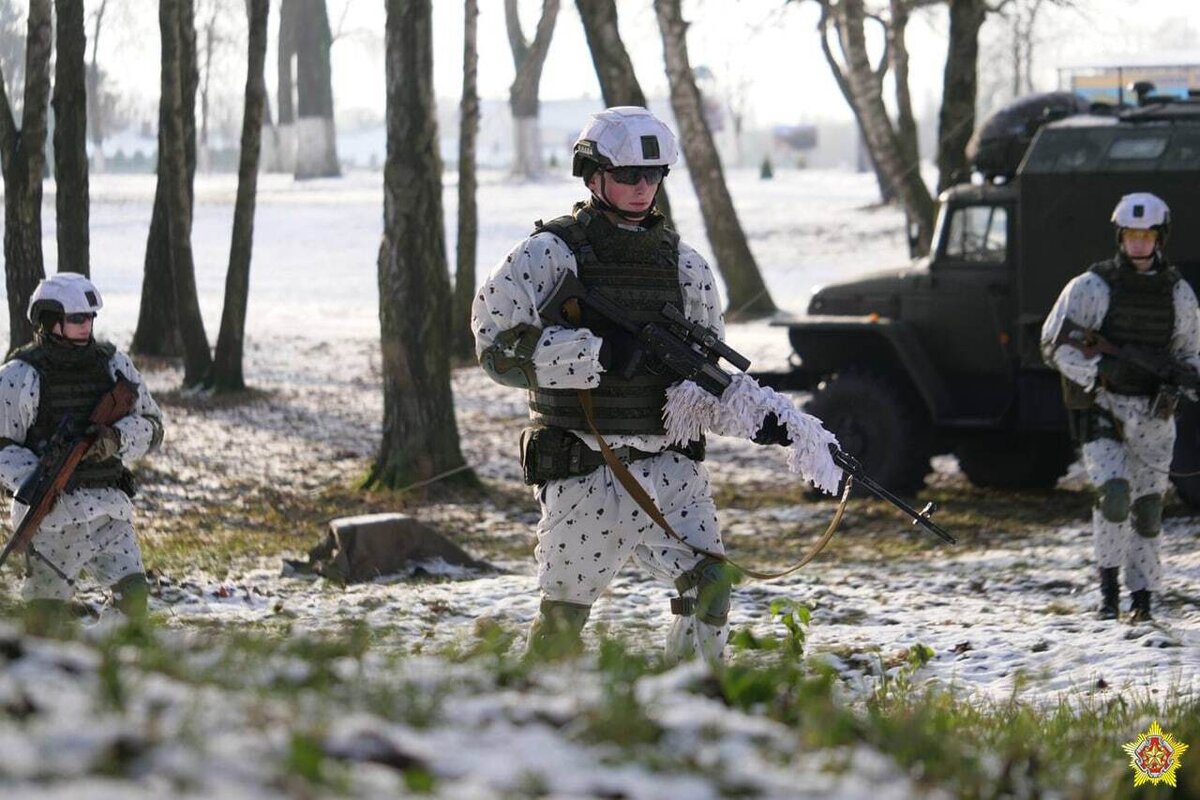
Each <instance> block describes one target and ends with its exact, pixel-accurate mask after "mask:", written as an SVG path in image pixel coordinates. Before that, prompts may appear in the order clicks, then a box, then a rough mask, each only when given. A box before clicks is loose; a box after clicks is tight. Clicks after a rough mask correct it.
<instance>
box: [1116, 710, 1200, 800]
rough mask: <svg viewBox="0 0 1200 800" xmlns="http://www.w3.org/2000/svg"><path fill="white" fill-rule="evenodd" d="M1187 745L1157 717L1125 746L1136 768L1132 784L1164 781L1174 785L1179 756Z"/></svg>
mask: <svg viewBox="0 0 1200 800" xmlns="http://www.w3.org/2000/svg"><path fill="white" fill-rule="evenodd" d="M1187 749H1188V746H1187V745H1186V744H1184V743H1183V742H1181V741H1179V740H1178V739H1176V738H1175V737H1174V736H1172V735H1171V734H1169V733H1165V732H1164V731H1163V729H1162V728H1161V727H1160V726H1159V724H1158V722H1157V721H1154V722H1151V723H1150V727H1149V728H1147V729H1146V732H1145V733H1142V734H1139V735H1138V738H1137V739H1135V740H1134V741H1132V742H1130V743H1129V744H1127V745H1125V747H1124V750H1125V752H1126V753H1128V754H1129V766H1130V767H1131V768H1132V769H1133V785H1134V786H1135V787H1136V786H1141V785H1142V784H1143V783H1149V784H1151V785H1158V784H1159V783H1165V784H1167V785H1168V786H1174V785H1175V770H1177V769H1179V764H1180V760H1179V758H1180V756H1182V755H1183V754H1184V753H1185V752H1187Z"/></svg>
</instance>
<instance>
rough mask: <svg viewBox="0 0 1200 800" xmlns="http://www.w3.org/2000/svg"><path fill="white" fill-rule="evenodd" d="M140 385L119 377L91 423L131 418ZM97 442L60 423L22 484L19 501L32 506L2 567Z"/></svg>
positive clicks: (2, 555) (0, 560)
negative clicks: (33, 468)
mask: <svg viewBox="0 0 1200 800" xmlns="http://www.w3.org/2000/svg"><path fill="white" fill-rule="evenodd" d="M137 396H138V393H137V384H135V383H133V382H132V381H130V380H128V379H127V378H125V376H123V375H121V374H120V373H118V374H117V385H116V386H114V387H113V388H112V389H110V390H109V391H108V392H106V393H105V394H104V396H103V397H101V398H100V401H99V402H98V403H97V404H96V408H95V409H94V410H93V411H92V414H91V416H90V417H88V422H89V423H91V424H92V425H112V424H113V423H115V422H116V421H117V420H119V419H122V418H123V417H127V416H129V414H130V412H132V411H133V407H134V404H135V403H136V402H137ZM95 441H96V436H95V435H94V434H87V433H84V434H78V433H76V426H74V425H73V424H72V422H71V420H70V419H68V418H64V419H63V420H62V422H60V423H59V426H58V429H57V430H56V431H55V433H54V436H53V437H51V439H50V443H49V444H48V445H47V447H46V452H45V454H44V455H43V456H42V459H41V461H39V462H38V466H37V469H36V470H35V471H34V473H33V474H32V475H30V476H29V478H27V479H26V480H25V482H24V483H22V484H21V486H20V488H19V489H17V493H16V495H15V497H16V499H17V500H18V501H20V502H21V503H24V504H25V505H26V506H28V507H29V510H28V511H27V512H26V513H25V518H24V519H22V520H21V524H20V525H18V526H17V530H16V532H15V533H13V535H12V538H11V539H9V540H8V543H7V544H5V545H4V550H3V551H0V567H2V566H4V562H5V561H7V560H8V557H9V555H10V554H12V553H13V552H17V553H20V552H21V551H23V550H24V549H25V548H26V547H27V546H28V545H29V542H30V541H31V540H32V539H33V537H34V535H36V534H37V531H38V528H39V527H40V526H41V524H42V520H44V519H45V518H46V515H47V514H49V513H50V511H51V510H52V509H53V508H54V504H55V503H56V502H58V497H59V495H61V494H62V493H63V492H65V491H66V490H67V486H68V484H69V482H70V480H71V476H72V475H73V474H75V468H76V467H78V466H79V462H80V461H82V460H83V456H84V455H85V454H86V453H87V451H88V448H89V447H91V446H92V443H93V442H95Z"/></svg>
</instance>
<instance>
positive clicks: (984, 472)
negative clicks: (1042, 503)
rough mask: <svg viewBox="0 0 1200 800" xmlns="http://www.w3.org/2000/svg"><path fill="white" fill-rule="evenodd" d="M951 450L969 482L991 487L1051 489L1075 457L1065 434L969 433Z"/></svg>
mask: <svg viewBox="0 0 1200 800" xmlns="http://www.w3.org/2000/svg"><path fill="white" fill-rule="evenodd" d="M954 454H955V455H956V456H958V466H959V467H960V468H962V471H963V472H964V473H966V476H967V478H968V479H969V480H970V481H971V483H973V484H974V485H976V486H981V487H990V488H995V489H1052V488H1054V484H1056V483H1058V479H1059V478H1061V477H1062V476H1063V475H1065V474H1066V473H1067V468H1068V467H1070V466H1071V464H1072V463H1073V462H1074V461H1075V458H1076V454H1075V445H1074V444H1073V443H1072V442H1071V439H1070V437H1069V436H1067V435H1066V434H1024V435H1021V434H1005V433H992V434H986V435H978V436H972V437H971V438H969V439H966V440H965V441H963V442H961V443H959V445H958V447H956V448H955V450H954Z"/></svg>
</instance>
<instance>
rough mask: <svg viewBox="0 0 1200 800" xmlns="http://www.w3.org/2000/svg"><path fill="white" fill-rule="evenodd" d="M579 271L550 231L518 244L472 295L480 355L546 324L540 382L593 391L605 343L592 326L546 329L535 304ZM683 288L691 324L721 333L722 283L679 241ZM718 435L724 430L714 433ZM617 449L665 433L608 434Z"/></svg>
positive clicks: (538, 360)
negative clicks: (508, 335)
mask: <svg viewBox="0 0 1200 800" xmlns="http://www.w3.org/2000/svg"><path fill="white" fill-rule="evenodd" d="M567 270H570V271H571V272H575V273H578V268H577V266H576V263H575V255H574V254H573V253H572V252H571V249H570V248H569V247H568V246H567V244H566V243H565V242H564V241H563V240H562V239H559V238H558V237H557V236H555V235H554V234H552V233H548V232H542V233H537V234H534V235H533V236H530V237H529V238H527V239H525V240H524V241H522V242H521V243H519V244H518V245H517V246H516V247H514V248H513V249H512V250H511V251H510V252H509V253H508V255H506V256H505V257H504V259H502V260H501V261H500V263H499V264H497V265H496V267H495V268H494V269H493V270H492V272H491V274H490V275H489V276H488V278H487V280H486V281H484V284H483V286H482V287H481V288H480V290H479V291H478V293H476V295H475V301H474V303H473V305H472V307H471V331H472V332H473V333H474V335H475V353H476V355H477V356H478V355H479V354H481V353H482V352H483V351H484V350H486V349H487V348H488V347H490V346H491V345H492V343H493V342H494V341H495V339H496V337H497V336H498V335H500V334H501V333H503V332H504V331H507V330H510V329H512V328H514V327H516V326H517V325H519V324H522V323H524V324H526V325H532V326H534V327H537V328H542V334H541V338H540V339H539V340H538V344H537V348H536V349H535V350H534V353H533V364H534V371H535V374H536V376H537V383H538V385H539V386H548V387H554V388H556V389H588V388H592V387H595V386H598V385H599V383H600V375H601V373H602V372H603V369H602V368H601V366H600V345H601V344H602V340H601V339H600V337H598V336H596V335H595V334H593V333H592V332H591V331H590V330H588V329H587V328H564V327H561V326H557V325H549V326H544V325H543V323H542V320H541V318H540V317H539V316H538V312H537V309H538V306H540V305H541V304H542V303H543V302H545V300H546V299H547V298H548V297H550V294H551V292H553V290H554V287H555V286H556V285H557V283H558V281H559V279H560V278H561V277H562V276H563V274H564V272H565V271H567ZM679 285H680V288H681V289H682V292H683V306H684V307H683V313H684V315H685V316H686V317H687V318H688V319H689V320H692V321H693V322H699V323H701V324H703V325H707V326H709V327H710V328H713V329H714V330H716V331H717V332H718V334H720V336H722V337H724V335H725V320H724V316H723V314H722V313H721V298H720V295H719V293H718V290H717V282H716V280H715V279H714V277H713V274H712V270H711V269H710V268H709V266H708V263H707V262H706V261H705V260H704V259H703V258H702V257H701V256H700V254H699V253H697V252H696V251H695V250H694V249H692V248H691V247H690V246H688V245H687V244H685V243H683V242H680V243H679ZM714 432H715V433H720V431H714ZM575 433H576V434H577V435H578V436H579V437H580V438H581V439H583V440H584V441H585V442H587V443H588V444H589V445H590V446H591V447H593V449H599V446H598V445H597V444H596V442H595V437H594V436H592V434H591V433H590V432H584V431H575ZM605 440H606V441H608V442H609V443H610V444H612V445H613V446H614V447H621V446H626V445H628V446H630V447H636V448H637V449H639V450H644V451H646V452H656V451H659V450H663V449H665V448H666V446H667V442H668V440H667V437H665V436H655V435H616V436H606V437H605Z"/></svg>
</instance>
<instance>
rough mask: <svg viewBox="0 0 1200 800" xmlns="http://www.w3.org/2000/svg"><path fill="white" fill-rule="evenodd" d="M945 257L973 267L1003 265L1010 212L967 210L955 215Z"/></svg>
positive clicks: (982, 208)
mask: <svg viewBox="0 0 1200 800" xmlns="http://www.w3.org/2000/svg"><path fill="white" fill-rule="evenodd" d="M943 254H944V255H945V256H946V258H948V259H952V260H955V261H967V262H970V263H973V264H1002V263H1004V261H1005V259H1006V258H1007V254H1008V210H1007V209H1006V208H1004V207H1003V206H967V207H965V208H958V209H955V210H954V211H953V212H952V215H951V217H950V225H949V227H948V229H947V234H946V245H945V250H944V251H943Z"/></svg>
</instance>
